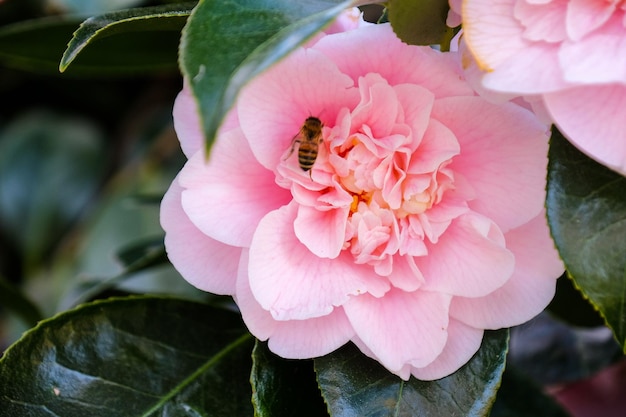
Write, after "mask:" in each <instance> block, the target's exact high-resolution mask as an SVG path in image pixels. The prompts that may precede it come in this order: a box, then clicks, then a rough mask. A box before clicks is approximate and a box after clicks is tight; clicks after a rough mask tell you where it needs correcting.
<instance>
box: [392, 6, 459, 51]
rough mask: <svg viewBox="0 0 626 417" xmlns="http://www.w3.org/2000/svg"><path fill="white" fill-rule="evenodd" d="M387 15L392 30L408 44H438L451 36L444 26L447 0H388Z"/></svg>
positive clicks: (450, 32) (448, 29) (446, 14)
mask: <svg viewBox="0 0 626 417" xmlns="http://www.w3.org/2000/svg"><path fill="white" fill-rule="evenodd" d="M387 7H388V16H389V21H390V22H391V26H392V27H393V31H394V32H395V33H396V35H398V37H399V38H400V39H402V41H404V42H406V43H408V44H410V45H433V44H439V43H441V42H442V41H443V40H444V39H448V42H449V38H451V34H452V33H453V31H452V29H451V28H449V27H448V26H446V18H447V16H448V9H449V6H448V0H390V1H389V2H388V3H387Z"/></svg>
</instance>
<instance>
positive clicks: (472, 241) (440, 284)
mask: <svg viewBox="0 0 626 417" xmlns="http://www.w3.org/2000/svg"><path fill="white" fill-rule="evenodd" d="M428 250H429V254H428V255H427V256H425V257H418V258H416V263H417V266H418V268H419V269H420V271H422V273H423V274H424V278H425V282H424V284H423V285H422V287H421V289H423V290H426V291H438V292H443V293H445V294H453V295H461V296H466V297H478V296H483V295H486V294H489V293H491V292H492V291H494V290H495V289H497V288H499V287H501V286H502V285H504V283H505V282H506V281H507V280H508V279H509V278H510V277H511V274H512V273H513V269H514V265H515V259H514V257H513V254H512V253H511V252H510V251H509V250H508V249H506V248H505V247H504V238H503V236H502V234H501V232H500V230H499V229H498V228H497V226H495V225H494V224H493V223H492V222H491V221H490V220H489V219H486V218H484V217H482V216H478V215H476V214H465V215H462V216H461V217H459V218H457V219H456V220H454V222H453V223H452V224H451V225H450V227H449V228H448V229H447V230H446V232H445V233H444V234H443V235H442V236H441V238H440V239H439V242H437V243H436V244H434V245H430V246H429V248H428Z"/></svg>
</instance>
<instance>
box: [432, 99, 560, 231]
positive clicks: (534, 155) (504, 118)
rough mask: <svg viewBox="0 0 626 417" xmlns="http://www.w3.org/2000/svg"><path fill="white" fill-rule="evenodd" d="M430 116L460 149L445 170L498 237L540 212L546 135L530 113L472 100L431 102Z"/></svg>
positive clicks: (545, 164) (509, 105) (506, 105)
mask: <svg viewBox="0 0 626 417" xmlns="http://www.w3.org/2000/svg"><path fill="white" fill-rule="evenodd" d="M433 117H434V118H435V119H437V120H439V121H440V122H442V123H443V124H444V125H445V126H446V127H447V128H448V129H450V130H451V131H452V132H453V133H454V135H455V136H456V138H457V139H458V141H459V143H460V145H461V153H460V154H459V155H458V156H456V157H455V158H454V159H453V162H452V164H451V165H450V166H451V168H453V169H454V171H455V172H457V173H459V174H460V175H462V176H463V177H464V178H465V180H466V181H467V182H468V183H469V184H470V185H471V186H472V188H473V191H474V193H475V195H476V199H475V200H472V201H470V202H469V205H470V207H471V208H472V209H473V210H475V211H477V212H479V213H481V214H484V215H485V216H486V217H488V218H490V219H492V220H493V221H495V222H496V223H497V224H498V226H500V228H501V229H502V230H503V231H504V232H506V231H507V230H509V229H511V228H514V227H517V226H519V225H520V224H524V223H526V222H527V221H528V220H530V219H532V218H533V217H535V216H536V215H537V213H539V212H540V211H541V209H542V208H543V203H544V197H545V190H544V187H545V176H546V166H547V163H548V160H547V155H548V136H547V133H546V131H547V128H546V126H544V125H542V124H541V123H539V122H538V121H537V119H536V118H535V117H534V116H533V115H532V113H530V112H529V111H527V110H525V109H523V108H521V107H519V106H517V105H514V104H510V103H508V104H504V105H500V106H496V105H493V104H490V103H487V102H486V101H484V100H482V99H480V98H478V97H458V98H449V99H442V100H437V101H436V102H435V106H434V108H433ZM476 120H480V123H476Z"/></svg>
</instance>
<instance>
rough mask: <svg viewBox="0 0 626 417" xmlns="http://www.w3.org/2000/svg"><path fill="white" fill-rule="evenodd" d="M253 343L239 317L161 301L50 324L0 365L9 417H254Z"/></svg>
mask: <svg viewBox="0 0 626 417" xmlns="http://www.w3.org/2000/svg"><path fill="white" fill-rule="evenodd" d="M252 340H253V339H252V337H251V336H250V335H249V334H248V333H247V331H246V329H245V327H244V325H243V323H242V322H241V319H240V317H239V315H238V314H236V313H232V312H228V311H225V310H218V309H215V308H211V307H209V306H206V305H203V304H196V303H192V302H188V301H180V300H173V299H167V298H157V297H133V298H125V299H111V300H107V301H101V302H94V303H92V304H88V305H84V306H82V307H79V308H77V309H75V310H72V311H69V312H66V313H63V314H60V315H58V316H56V317H54V318H52V319H49V320H46V321H44V322H41V323H40V324H39V325H38V326H37V327H36V328H35V329H33V330H31V331H29V332H28V333H26V334H25V335H24V337H23V338H22V339H20V340H19V341H18V342H17V343H16V344H14V345H13V346H12V347H11V348H9V350H7V352H6V354H5V355H4V357H3V358H2V359H1V360H0V410H2V411H3V414H4V415H8V416H27V415H28V416H30V417H38V416H42V417H43V416H45V417H50V416H53V415H54V416H63V417H84V416H89V417H99V416H102V417H117V416H133V417H136V416H144V417H147V416H151V415H153V416H155V415H163V416H165V415H172V416H206V415H222V416H251V415H252V406H251V404H250V396H251V390H250V385H249V383H248V378H249V375H250V366H251V364H250V352H251V349H252Z"/></svg>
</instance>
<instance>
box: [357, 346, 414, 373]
mask: <svg viewBox="0 0 626 417" xmlns="http://www.w3.org/2000/svg"><path fill="white" fill-rule="evenodd" d="M352 343H354V345H355V346H356V347H357V348H359V350H360V351H361V353H363V354H364V355H365V356H368V357H370V358H372V359H374V360H375V361H377V362H380V359H378V357H377V356H376V355H375V354H374V352H372V351H371V349H370V348H369V347H368V346H367V345H366V344H365V342H363V341H362V340H361V339H359V337H358V336H356V335H355V336H353V337H352ZM393 373H394V374H396V375H398V376H399V377H400V378H402V379H404V380H405V381H408V380H409V378H410V377H411V365H409V364H408V363H407V364H405V365H404V366H403V367H402V368H400V369H398V370H396V371H393Z"/></svg>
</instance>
